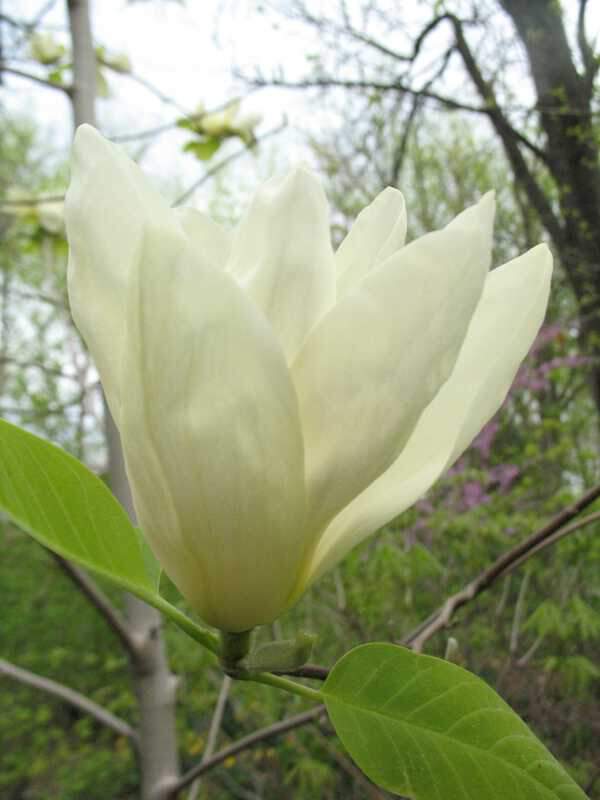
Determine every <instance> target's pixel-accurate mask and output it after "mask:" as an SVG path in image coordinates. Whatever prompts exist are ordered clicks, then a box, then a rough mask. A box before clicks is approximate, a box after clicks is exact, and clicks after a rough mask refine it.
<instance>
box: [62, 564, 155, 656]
mask: <svg viewBox="0 0 600 800" xmlns="http://www.w3.org/2000/svg"><path fill="white" fill-rule="evenodd" d="M48 552H49V553H50V555H51V556H52V557H53V558H54V560H55V561H56V563H57V564H58V566H59V567H60V568H61V570H62V571H63V572H64V573H65V575H67V577H69V578H70V579H71V580H72V581H73V583H74V584H75V585H76V586H77V588H78V589H79V590H80V591H81V592H82V593H83V594H84V595H85V596H86V597H87V599H88V600H89V601H90V603H91V604H92V605H93V606H94V608H95V609H96V611H98V612H99V613H100V614H101V615H102V617H104V620H105V622H107V623H108V625H109V627H110V628H111V629H112V630H113V632H114V634H115V635H116V636H117V638H118V639H119V641H120V642H121V644H122V645H123V647H124V648H125V650H126V651H127V654H128V655H129V657H130V658H132V659H135V658H137V657H138V655H139V653H140V648H141V646H142V645H141V643H140V642H138V641H137V640H136V638H135V637H134V636H133V634H132V632H131V631H130V629H129V626H128V625H127V622H126V621H125V619H124V618H123V617H122V616H121V614H120V613H119V612H118V610H117V609H116V608H115V607H114V606H113V604H112V603H111V602H110V600H109V599H108V597H107V596H106V595H105V594H104V592H103V591H102V589H101V588H100V587H99V586H98V585H97V584H96V583H95V582H94V581H93V580H92V579H91V578H90V576H89V575H88V574H87V573H86V572H84V570H82V569H81V568H80V567H77V566H75V564H72V563H71V562H70V561H68V560H67V559H66V558H63V557H62V556H59V555H58V554H57V553H53V552H52V551H51V550H49V551H48Z"/></svg>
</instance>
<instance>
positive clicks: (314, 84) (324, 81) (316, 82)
mask: <svg viewBox="0 0 600 800" xmlns="http://www.w3.org/2000/svg"><path fill="white" fill-rule="evenodd" d="M246 80H248V79H246ZM249 82H250V83H252V84H253V85H254V86H261V87H264V86H278V87H281V88H282V89H332V88H340V89H376V90H377V91H380V92H391V91H394V92H405V93H406V94H409V95H412V96H418V97H425V98H427V99H429V100H435V101H436V102H438V103H440V104H441V105H443V106H445V107H446V108H448V109H449V110H451V111H468V112H470V113H473V114H487V113H488V109H487V108H485V106H474V105H470V104H468V103H460V102H459V101H458V100H454V99H453V98H452V97H446V96H445V95H441V94H438V93H437V92H432V91H431V90H430V89H414V88H413V87H412V86H408V85H407V84H405V83H402V82H401V81H399V80H396V81H392V82H391V83H390V82H381V81H374V80H373V81H371V80H342V79H340V78H312V79H311V78H307V79H305V80H300V81H286V80H284V79H283V78H273V79H269V80H266V79H265V78H262V77H255V78H252V79H250V81H249Z"/></svg>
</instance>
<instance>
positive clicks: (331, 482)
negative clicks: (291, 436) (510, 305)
mask: <svg viewBox="0 0 600 800" xmlns="http://www.w3.org/2000/svg"><path fill="white" fill-rule="evenodd" d="M493 206H494V203H493V198H491V197H489V196H486V198H484V199H483V200H482V201H481V202H480V203H479V204H478V205H476V206H474V207H473V208H471V209H470V210H469V211H468V212H467V214H466V215H461V218H460V219H459V220H456V221H454V222H453V223H451V224H450V225H449V226H447V227H446V228H445V229H444V230H442V231H439V232H437V233H432V234H429V235H427V236H424V237H422V238H421V239H418V240H417V241H415V242H413V243H412V244H410V245H408V246H407V247H405V248H403V249H402V250H400V251H399V252H397V253H396V254H395V255H393V256H392V257H391V258H390V259H388V260H387V261H386V262H385V263H384V264H383V265H382V266H381V267H379V268H378V269H376V270H375V271H373V272H372V273H371V274H370V275H368V276H367V277H366V278H365V279H364V280H363V281H362V282H361V283H360V285H359V286H358V288H357V289H356V290H355V291H354V292H351V293H349V294H348V295H346V297H345V298H343V299H342V300H341V301H340V303H339V304H338V305H336V307H335V308H334V309H333V310H332V311H331V312H330V313H329V314H328V315H327V316H326V317H325V319H324V320H323V321H322V322H321V324H320V325H319V326H318V327H317V329H316V330H315V331H314V332H313V333H312V334H311V336H310V337H309V339H308V341H307V342H306V345H305V346H304V348H303V350H302V352H301V353H300V355H299V357H298V359H297V361H296V363H295V364H294V365H293V369H292V374H293V377H294V383H295V384H296V390H297V392H298V399H299V402H300V415H301V419H302V430H303V433H304V442H305V449H306V476H307V491H308V507H309V509H310V514H311V516H310V523H309V528H310V530H311V531H312V532H313V533H314V534H315V535H318V534H319V532H320V531H321V530H322V529H323V527H324V526H325V525H326V524H327V523H328V522H329V521H330V520H331V519H332V518H333V517H334V516H335V515H336V514H337V513H339V511H340V510H341V509H342V508H343V507H344V506H346V505H347V504H348V503H349V502H350V501H351V500H352V499H353V498H354V497H356V496H357V495H358V494H360V492H362V491H363V490H364V489H365V488H366V487H367V486H368V485H369V484H371V483H372V482H373V481H374V480H375V479H376V478H378V477H379V475H381V474H382V473H383V472H384V471H385V470H386V469H387V468H388V467H389V466H390V465H391V464H392V463H393V461H394V460H395V459H396V457H397V456H398V454H399V452H400V451H401V450H402V448H403V447H404V445H405V444H406V441H407V440H408V438H409V436H410V434H411V433H412V431H413V429H414V427H415V425H416V423H417V421H418V419H419V416H420V415H421V413H422V411H423V410H424V408H425V407H426V406H427V405H428V404H429V403H430V402H431V400H432V399H433V397H434V396H435V394H436V393H437V391H438V390H439V388H440V386H441V385H442V384H443V383H444V382H445V381H446V380H447V378H448V377H449V375H450V373H451V372H452V369H453V368H454V364H455V361H456V358H457V356H458V352H459V350H460V347H461V345H462V342H463V339H464V337H465V334H466V331H467V328H468V325H469V322H470V320H471V316H472V315H473V312H474V311H475V308H476V306H477V303H478V302H479V299H480V295H481V291H482V288H483V284H484V281H485V277H486V274H487V270H488V267H489V260H490V250H491V229H492V221H493Z"/></svg>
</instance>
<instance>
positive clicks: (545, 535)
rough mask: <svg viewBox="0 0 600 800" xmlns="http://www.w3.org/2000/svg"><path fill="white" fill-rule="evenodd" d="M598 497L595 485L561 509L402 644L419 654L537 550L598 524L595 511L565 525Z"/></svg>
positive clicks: (407, 636) (455, 595) (462, 590)
mask: <svg viewBox="0 0 600 800" xmlns="http://www.w3.org/2000/svg"><path fill="white" fill-rule="evenodd" d="M598 497H600V484H599V485H597V486H594V488H593V489H590V491H589V492H586V494H584V495H583V496H582V497H580V498H579V500H577V501H576V502H575V503H573V504H572V505H570V506H569V507H568V508H565V509H563V511H561V512H560V513H559V514H557V515H556V516H555V517H554V518H553V519H551V520H550V522H548V523H547V524H546V525H544V526H543V527H541V528H539V530H537V531H536V532H535V533H533V534H532V535H531V536H528V537H527V539H525V540H524V541H523V542H521V543H520V544H518V545H516V547H513V548H512V549H511V550H509V551H508V552H506V553H504V554H503V555H501V556H500V557H499V558H497V559H496V560H495V561H494V562H493V564H491V565H490V566H489V567H488V568H487V569H485V570H483V572H481V573H480V574H479V575H477V577H476V578H474V579H473V580H472V581H470V583H468V584H467V585H466V586H465V587H464V588H463V589H461V590H460V591H459V592H457V593H456V594H453V595H452V596H451V597H449V598H448V599H447V600H446V601H445V603H444V604H443V605H442V606H440V608H438V609H437V610H436V611H434V612H433V614H431V615H430V616H429V617H428V618H427V619H426V620H425V621H424V622H422V623H421V624H420V625H419V626H418V627H417V628H415V629H414V630H413V631H411V632H410V633H409V634H407V635H406V636H405V637H404V638H403V639H402V642H401V643H402V644H403V645H406V646H409V647H411V648H412V649H413V650H415V651H416V652H421V650H422V649H423V645H424V644H425V642H427V641H428V640H429V639H430V638H431V637H432V636H433V635H434V634H436V633H437V632H438V631H440V630H442V629H443V628H445V627H447V626H448V625H449V624H450V622H451V621H452V618H453V616H454V614H455V612H456V611H457V610H458V609H459V608H461V607H462V606H464V605H466V604H467V603H469V602H471V600H474V599H475V598H476V597H478V596H479V595H480V594H481V593H482V592H485V591H486V589H489V588H490V586H492V585H493V584H494V583H495V582H496V581H497V580H498V579H499V578H502V577H503V576H504V575H508V574H509V573H510V572H512V571H513V570H514V569H516V568H517V567H519V566H520V565H521V564H523V563H524V562H525V561H527V560H528V559H530V558H531V557H532V556H533V555H535V554H536V553H539V552H540V550H543V549H545V548H546V547H549V546H550V545H552V544H554V543H555V542H557V541H558V540H559V539H562V538H563V537H564V536H567V535H569V534H571V533H573V532H574V531H576V530H578V529H579V528H582V527H584V526H585V525H589V524H591V523H592V522H596V521H598V520H599V519H600V512H594V513H593V514H589V515H588V516H587V517H584V518H583V519H580V520H577V521H576V522H574V523H572V524H570V525H569V524H568V523H570V522H571V520H572V519H573V518H574V517H576V516H577V515H578V514H580V513H581V511H583V509H584V508H587V506H589V505H591V504H592V503H593V502H594V501H595V500H597V499H598Z"/></svg>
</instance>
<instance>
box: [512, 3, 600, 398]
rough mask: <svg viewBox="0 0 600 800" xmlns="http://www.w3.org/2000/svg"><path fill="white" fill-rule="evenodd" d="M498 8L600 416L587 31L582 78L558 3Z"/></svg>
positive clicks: (597, 216) (595, 179) (599, 303)
mask: <svg viewBox="0 0 600 800" xmlns="http://www.w3.org/2000/svg"><path fill="white" fill-rule="evenodd" d="M499 1H500V5H501V6H502V8H503V9H504V10H505V11H506V13H507V14H508V15H509V16H510V18H511V19H512V22H513V24H514V26H515V28H516V30H517V33H518V35H519V38H520V40H521V42H522V44H523V47H524V48H525V52H526V54H527V59H528V63H529V68H530V71H531V76H532V79H533V82H534V86H535V90H536V95H537V107H538V110H539V115H540V123H541V127H542V130H543V131H544V134H545V137H546V147H545V152H546V156H547V164H548V167H549V169H550V172H551V174H552V177H553V178H554V180H555V182H556V187H557V190H558V198H559V204H560V212H561V214H560V216H561V220H560V227H561V231H560V236H557V235H556V233H554V232H553V231H551V230H549V233H550V234H551V236H552V238H553V242H554V245H555V247H556V249H557V251H558V253H559V255H560V258H561V261H562V263H563V265H564V267H565V270H566V272H567V275H568V278H569V281H570V283H571V286H572V288H573V291H574V293H575V296H576V298H577V302H578V305H579V309H580V312H581V321H582V333H583V341H584V345H585V348H586V350H587V352H588V353H589V355H590V356H591V357H592V361H593V363H592V370H591V388H592V394H593V397H594V401H595V403H596V407H597V408H598V411H599V412H600V166H599V165H600V151H599V148H598V144H597V140H596V137H595V136H594V126H593V118H592V108H591V97H592V92H591V87H592V85H593V79H594V77H595V69H596V67H595V66H594V63H593V59H592V60H591V61H589V59H588V58H587V56H586V54H585V50H586V48H587V43H586V42H585V32H584V29H583V27H581V29H580V46H582V47H583V49H584V52H583V53H582V56H583V60H584V62H585V61H586V60H587V61H588V63H587V66H586V68H585V69H584V71H582V72H578V70H577V68H576V66H575V63H574V60H573V53H572V51H571V48H570V46H569V42H568V40H567V36H566V32H565V28H564V22H563V18H562V13H561V9H560V4H559V3H557V2H556V0H529V2H527V3H524V2H521V0H499ZM583 11H585V8H584V9H583ZM515 177H516V179H517V180H519V178H520V176H519V175H518V174H517V173H515ZM524 188H525V189H526V190H527V187H524Z"/></svg>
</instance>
